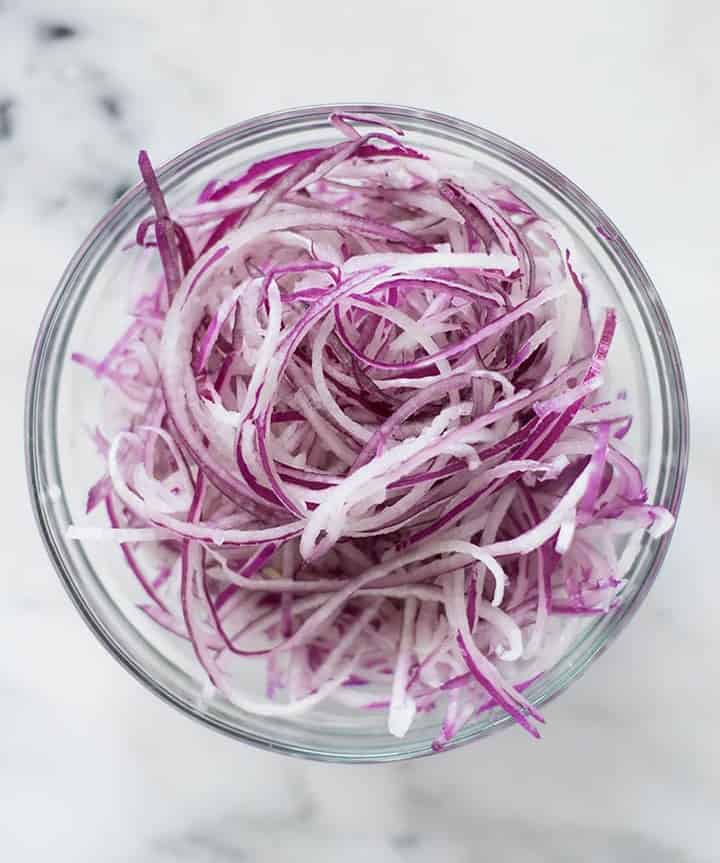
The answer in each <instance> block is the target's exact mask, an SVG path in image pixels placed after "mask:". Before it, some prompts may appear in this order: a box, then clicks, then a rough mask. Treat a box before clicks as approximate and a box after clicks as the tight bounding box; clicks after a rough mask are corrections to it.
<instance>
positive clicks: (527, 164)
mask: <svg viewBox="0 0 720 863" xmlns="http://www.w3.org/2000/svg"><path fill="white" fill-rule="evenodd" d="M334 111H337V112H343V113H356V114H358V113H359V114H363V113H372V114H376V115H379V116H381V117H384V118H385V119H387V120H389V121H391V122H395V123H397V124H399V125H401V126H405V128H408V129H413V128H414V129H417V130H422V131H427V132H429V133H431V134H432V133H434V134H437V135H438V136H440V137H443V136H444V137H448V138H450V139H452V137H453V136H460V137H461V138H462V139H463V140H464V142H465V143H468V141H470V142H471V143H472V144H473V145H474V146H475V147H476V148H477V149H478V150H481V151H486V152H488V153H491V154H492V155H493V157H495V158H499V159H501V160H502V161H505V162H506V163H508V164H510V165H512V166H513V168H515V169H518V170H520V171H521V172H522V173H524V174H526V175H528V176H530V177H531V178H532V179H533V181H535V182H540V183H541V184H543V185H545V186H546V188H549V189H551V190H552V191H553V192H554V194H555V195H556V196H557V197H558V198H560V200H561V201H562V203H563V204H564V205H565V206H567V207H568V208H569V209H571V210H572V211H573V212H574V215H576V216H577V217H579V218H580V219H581V220H582V221H583V222H584V224H585V225H589V226H592V227H593V228H594V229H595V230H596V231H597V228H598V227H599V228H600V229H601V231H602V232H604V234H605V235H606V236H610V237H612V242H611V243H607V242H606V241H604V240H603V239H602V237H601V235H600V234H598V237H599V242H601V243H603V244H604V245H605V249H606V251H607V252H608V253H609V254H610V257H611V258H612V259H613V262H614V263H615V264H616V266H617V267H618V268H619V269H621V270H622V271H623V272H624V273H626V274H627V275H626V281H628V278H627V277H628V276H629V282H630V287H631V289H632V291H634V292H635V299H636V301H637V300H638V299H639V301H640V304H641V306H642V310H643V312H644V314H645V316H646V318H647V320H646V323H647V321H650V322H652V325H653V327H654V328H655V333H656V342H655V344H654V348H655V351H656V360H657V361H658V362H659V363H660V364H661V365H662V367H663V369H664V370H665V372H666V374H665V377H664V379H663V380H661V384H662V385H663V386H664V388H665V392H664V395H665V396H666V397H667V398H668V399H669V400H672V403H673V405H674V412H673V413H672V416H671V419H670V420H668V421H669V422H670V423H671V424H672V426H673V428H672V433H671V435H670V437H671V440H672V442H673V448H672V452H671V453H668V454H667V457H666V459H665V461H666V462H667V464H669V465H670V467H669V468H668V469H667V470H666V472H665V475H664V480H663V482H662V494H661V495H660V497H659V498H658V499H657V500H656V502H657V503H660V504H662V505H664V506H666V507H667V508H668V509H670V510H671V511H672V512H673V513H674V514H676V515H677V513H678V509H679V506H680V502H681V499H682V494H683V490H684V485H685V477H686V473H687V462H688V449H689V412H688V404H687V392H686V385H685V378H684V374H683V369H682V363H681V359H680V354H679V350H678V346H677V342H676V340H675V336H674V334H673V331H672V327H671V325H670V321H669V319H668V316H667V313H666V311H665V309H664V306H663V304H662V301H661V300H660V297H659V295H658V293H657V290H656V289H655V287H654V285H653V283H652V281H651V279H650V277H649V276H648V274H647V272H646V271H645V269H644V267H643V266H642V264H641V263H640V261H639V259H638V258H637V256H636V254H635V253H634V251H633V250H632V248H631V247H630V245H629V244H628V242H627V241H626V240H625V238H624V237H623V235H622V234H621V232H620V231H619V230H618V228H617V227H616V226H615V224H614V223H613V222H612V221H611V220H610V219H609V218H608V217H607V216H606V215H605V213H604V212H603V211H602V210H601V209H600V208H599V207H598V206H597V204H595V203H594V201H592V200H591V199H590V198H589V197H588V196H587V195H586V194H585V193H584V192H583V191H582V190H581V189H580V188H579V187H578V186H577V185H575V184H574V183H573V182H572V181H571V180H569V179H568V178H567V177H565V176H564V175H563V174H562V173H561V172H560V171H558V170H557V169H555V168H553V167H552V166H551V165H549V164H548V163H546V162H545V161H543V160H542V159H540V158H538V157H537V156H535V155H534V154H533V153H531V152H530V151H528V150H526V149H524V148H523V147H520V146H519V145H517V144H515V143H513V142H512V141H510V140H508V139H506V138H503V137H501V136H500V135H497V134H495V133H494V132H491V131H489V130H487V129H485V128H483V127H481V126H478V125H475V124H472V123H468V122H465V121H463V120H460V119H457V118H455V117H452V116H450V115H446V114H442V113H438V112H435V111H428V110H424V109H418V108H413V107H408V106H402V105H394V104H385V103H369V102H368V103H333V104H321V105H311V106H306V107H300V108H295V109H291V110H287V111H277V112H272V113H268V114H264V115H260V116H257V117H254V118H251V119H248V120H246V121H244V122H241V123H238V124H235V125H232V126H229V127H227V128H225V129H223V130H221V131H219V132H217V133H215V134H213V135H210V136H208V137H207V138H204V139H202V140H201V141H200V142H198V143H197V144H196V145H195V146H193V147H190V148H189V149H187V150H185V151H184V152H182V153H181V154H179V155H178V156H176V157H175V158H173V159H172V160H170V161H169V162H167V163H165V164H164V165H163V166H162V167H161V168H160V169H158V170H157V174H158V177H159V179H160V181H161V183H163V184H164V183H168V182H169V181H170V180H171V179H172V178H174V177H177V176H178V175H179V174H181V173H182V174H185V175H189V174H191V173H192V171H193V169H194V168H196V167H198V166H201V165H204V164H206V163H207V162H208V161H209V160H210V159H212V158H213V156H217V155H220V154H221V153H222V151H223V149H224V148H225V147H228V146H233V147H236V146H239V145H241V144H242V142H243V140H246V139H248V138H250V137H251V136H257V135H259V134H264V135H265V136H266V137H265V138H264V139H263V140H270V139H272V138H275V137H276V136H280V135H282V134H283V133H287V132H291V131H295V130H298V129H300V128H303V124H308V123H313V124H315V125H317V126H319V125H320V124H321V123H322V121H323V120H325V119H326V118H327V116H328V115H329V114H330V113H331V112H334ZM144 195H145V190H144V187H143V186H142V184H141V183H137V184H136V185H135V186H133V187H132V188H131V189H129V190H128V191H127V192H126V193H125V194H124V195H123V196H122V197H121V198H120V199H119V200H118V201H116V202H115V204H114V205H113V206H112V207H111V208H110V210H108V212H107V213H106V214H105V216H104V217H103V218H102V219H101V220H100V221H99V222H98V223H97V225H96V226H95V227H94V228H93V229H92V231H90V233H89V234H88V236H87V238H86V239H85V241H84V242H83V244H82V245H81V246H80V248H79V249H78V251H77V252H76V253H75V255H74V256H73V258H72V259H71V261H70V263H69V264H68V266H67V267H66V269H65V272H64V273H63V275H62V277H61V279H60V282H59V284H58V286H57V288H56V289H55V291H54V293H53V295H52V297H51V299H50V302H49V304H48V307H47V309H46V312H45V315H44V316H43V319H42V322H41V324H40V327H39V330H38V334H37V337H36V342H35V348H34V351H33V355H32V359H31V363H30V369H29V374H28V382H27V390H26V404H25V457H26V468H27V477H28V484H29V489H30V496H31V503H32V508H33V512H34V515H35V519H36V522H37V525H38V528H39V530H40V534H41V536H42V538H43V542H44V544H45V547H46V549H47V552H48V554H49V556H50V558H51V560H52V563H53V565H54V567H55V569H56V571H57V573H58V575H59V577H60V580H61V582H62V584H63V586H64V587H65V589H66V591H67V592H68V594H69V596H70V598H71V600H72V601H73V603H74V604H75V606H76V608H77V609H78V611H79V612H80V614H81V615H82V617H83V619H84V620H85V622H86V624H87V625H88V626H89V628H90V629H91V630H92V631H93V633H94V634H95V636H96V637H97V638H98V639H99V641H100V642H101V643H102V644H103V646H104V647H105V648H106V649H107V650H108V651H109V652H110V653H111V655H113V656H114V657H115V659H116V660H118V661H119V662H120V663H121V665H123V666H124V667H125V668H126V669H127V670H128V671H130V673H131V674H132V675H133V676H134V677H135V678H136V679H137V680H139V681H140V682H141V683H142V684H143V685H145V686H146V687H147V688H148V689H150V690H151V691H152V692H154V693H155V694H156V695H158V696H159V697H161V698H162V699H163V700H164V701H166V702H167V703H170V704H171V705H173V706H174V707H175V708H177V709H179V710H180V711H181V712H182V713H184V714H186V715H189V716H191V717H193V718H194V719H196V720H198V721H200V722H201V723H203V724H205V725H207V726H209V727H212V728H214V729H215V730H218V731H220V732H222V733H224V734H226V735H229V736H231V737H233V738H236V739H241V740H243V741H245V742H247V743H249V744H251V745H254V746H258V747H260V748H264V749H269V750H272V751H275V752H283V753H285V754H289V755H295V756H301V757H305V758H311V759H315V760H322V761H340V762H370V761H392V760H401V759H406V758H413V757H419V756H424V755H430V754H432V753H433V750H432V749H431V747H430V743H429V741H428V743H427V746H424V745H423V746H417V745H416V746H414V747H412V748H407V749H404V748H403V745H402V741H398V743H397V746H396V748H395V750H394V751H393V752H384V753H382V754H379V755H378V754H371V755H368V754H364V753H363V754H357V753H354V752H351V751H347V752H342V753H339V752H337V751H324V750H322V749H319V748H317V747H315V748H312V747H309V748H306V747H302V746H299V745H297V744H294V743H286V742H284V741H282V740H278V739H274V738H273V739H270V738H263V737H261V736H258V735H256V734H253V733H249V732H247V731H246V730H244V729H242V728H239V727H237V726H235V725H230V724H228V723H225V722H222V721H219V720H217V719H216V718H215V717H213V716H211V715H208V714H207V713H206V712H204V711H202V710H200V709H198V708H196V707H194V706H193V705H192V704H190V703H188V702H187V701H183V700H182V699H181V698H179V697H178V696H177V695H176V694H175V693H174V692H172V691H170V690H169V689H167V688H165V687H164V686H161V685H160V684H159V683H158V682H157V681H156V680H155V679H154V678H153V677H152V676H151V675H150V674H149V673H148V672H147V671H146V670H145V669H144V668H143V667H142V665H141V664H140V663H139V662H138V661H137V659H136V658H135V657H134V656H132V655H131V654H130V653H129V652H128V651H126V650H125V649H124V648H122V647H121V646H120V645H119V644H118V642H117V640H116V639H115V638H113V635H112V633H111V632H110V631H109V630H108V628H107V627H106V626H105V623H104V622H103V620H102V619H100V617H99V616H98V615H97V614H96V613H95V611H94V609H93V608H92V607H91V606H90V605H89V604H88V602H87V600H86V598H85V596H84V595H83V592H82V590H81V588H80V586H79V584H78V581H77V579H76V578H75V575H74V572H73V568H72V565H71V562H70V561H69V557H68V555H67V553H66V552H65V550H64V547H63V546H64V540H63V539H62V537H60V536H59V535H58V531H57V529H54V528H56V525H55V522H56V520H57V517H56V515H55V513H54V511H53V507H52V506H50V505H49V501H48V495H47V493H46V492H45V491H44V490H43V477H44V476H45V474H46V470H45V466H46V464H47V459H48V458H49V456H48V453H47V452H45V446H44V442H43V440H42V429H41V425H42V422H43V419H44V416H45V415H46V413H47V412H48V403H49V404H50V407H51V408H52V409H53V410H54V409H55V407H56V404H55V401H54V394H53V393H52V392H50V393H48V380H47V375H46V364H47V359H48V355H49V354H50V353H51V352H52V349H53V342H54V339H55V338H57V336H58V333H56V332H55V324H56V321H57V319H58V316H59V315H60V314H61V313H62V312H63V309H64V307H65V306H66V304H67V303H69V302H70V301H71V299H73V298H74V295H73V291H74V289H75V290H76V289H77V287H78V285H79V284H81V283H82V281H83V273H84V272H85V270H86V269H87V266H88V264H89V262H92V259H93V255H94V253H95V252H96V250H97V248H98V246H102V244H103V241H104V240H105V239H106V237H107V234H108V232H109V231H110V230H111V228H112V226H113V225H114V223H115V222H116V220H117V218H118V217H119V216H120V214H121V213H123V211H125V210H126V209H127V208H129V207H130V206H131V205H132V204H136V203H137V201H138V200H139V199H140V198H142V197H143V196H144ZM109 251H111V249H106V250H105V252H104V254H107V253H108V252H109ZM101 263H102V261H100V262H99V263H98V262H95V263H94V266H100V265H101ZM72 320H74V318H73V319H71V321H70V324H72ZM65 329H66V330H67V329H68V325H67V324H65ZM62 332H63V330H62V327H61V328H60V334H62ZM48 335H50V338H49V339H48ZM56 373H57V370H56ZM666 420H667V417H666ZM53 456H54V457H55V459H56V461H57V453H56V451H55V450H54V449H53V452H52V453H51V454H50V457H53ZM55 467H57V464H56V465H55ZM56 472H57V473H59V471H56ZM671 536H672V533H670V534H666V535H665V536H664V537H662V538H661V539H660V540H659V541H658V542H656V543H655V544H654V546H653V550H652V553H651V555H650V557H649V559H648V560H647V562H646V566H645V569H644V572H642V573H641V574H640V575H639V576H636V577H637V578H638V579H639V581H638V586H637V588H636V589H635V591H634V593H633V594H632V597H631V599H630V601H628V602H626V603H623V604H622V606H621V608H620V609H619V610H618V611H619V613H616V614H614V616H613V618H612V620H611V622H610V624H609V625H608V626H607V627H605V628H604V629H602V630H601V631H600V632H599V634H598V636H597V637H596V638H595V639H593V641H592V643H590V644H586V643H585V641H586V639H584V640H583V641H582V642H581V644H580V645H578V646H576V647H575V648H574V650H575V651H578V650H579V647H584V649H583V651H582V655H580V656H579V657H578V661H577V662H575V663H574V665H573V667H572V671H571V672H569V673H565V674H561V675H560V676H559V677H558V679H556V680H554V681H550V680H549V681H545V680H544V682H546V683H547V688H546V691H545V692H544V693H543V695H542V696H541V697H540V698H539V699H537V700H536V701H535V702H534V703H535V704H536V705H537V706H540V705H542V704H545V703H547V702H548V701H550V700H551V699H553V698H555V697H556V696H557V695H558V694H560V693H561V692H562V691H563V690H564V689H565V688H566V687H567V686H569V684H570V683H571V682H572V681H573V680H575V679H577V678H578V677H579V676H580V675H581V674H582V673H584V671H585V670H586V669H587V668H588V667H589V665H590V664H591V663H592V662H593V661H594V660H595V659H596V658H597V657H598V656H599V655H600V654H601V653H602V652H603V651H604V650H605V648H606V647H607V646H608V644H609V643H610V642H611V641H613V640H614V639H615V638H616V636H617V635H618V634H619V633H620V632H621V631H622V629H624V627H625V626H626V625H627V623H628V622H629V620H630V619H631V617H632V615H633V614H634V613H635V611H636V610H637V608H638V607H639V606H640V604H641V603H642V601H643V600H644V598H645V596H646V595H647V592H648V590H649V589H650V587H651V586H652V584H653V582H654V580H655V578H656V576H657V574H658V572H659V570H660V568H661V566H662V563H663V560H664V558H665V555H666V552H667V548H668V546H669V542H670V538H671ZM548 676H549V675H545V677H548ZM510 724H512V721H511V720H510V718H509V717H507V716H505V717H501V718H500V719H499V720H497V721H495V722H492V723H491V724H490V725H489V726H487V727H486V728H484V729H482V730H478V731H477V732H474V733H472V734H468V735H465V736H462V737H461V738H460V739H459V740H458V741H457V742H456V743H454V744H453V745H450V746H448V747H447V750H449V749H451V748H454V746H457V745H464V744H465V743H468V742H471V741H472V740H475V739H477V738H478V737H481V736H485V735H487V734H489V733H490V732H491V731H494V730H496V729H499V728H502V727H507V726H508V725H510Z"/></svg>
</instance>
